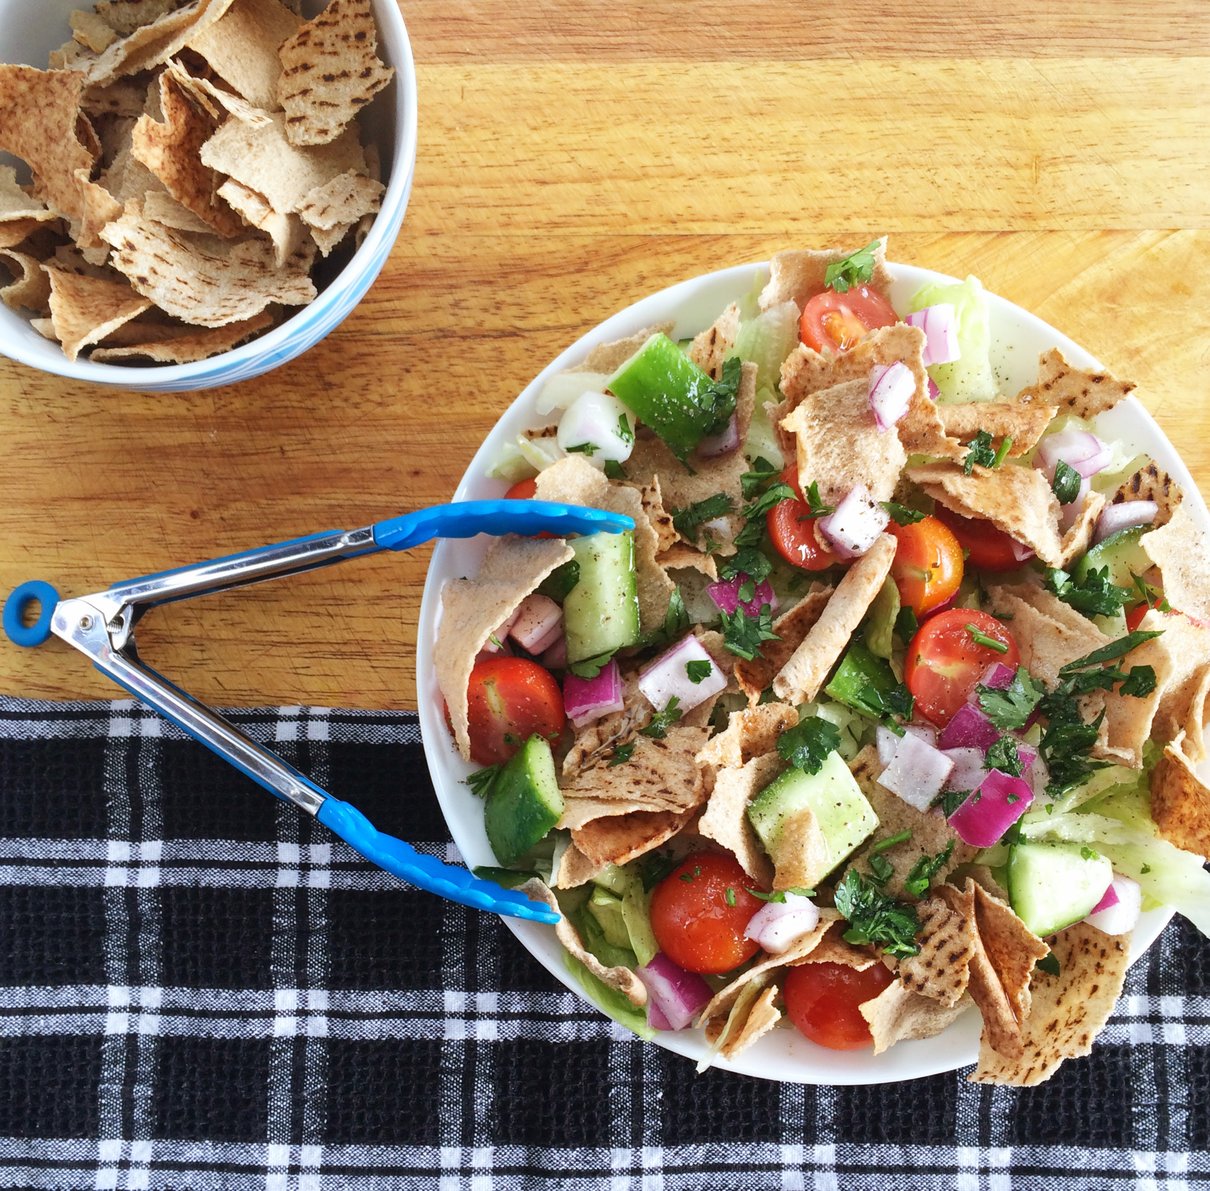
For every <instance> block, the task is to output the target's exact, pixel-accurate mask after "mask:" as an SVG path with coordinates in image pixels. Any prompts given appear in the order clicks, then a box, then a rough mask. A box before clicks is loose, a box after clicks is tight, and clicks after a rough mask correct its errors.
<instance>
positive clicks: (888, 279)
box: [759, 236, 894, 310]
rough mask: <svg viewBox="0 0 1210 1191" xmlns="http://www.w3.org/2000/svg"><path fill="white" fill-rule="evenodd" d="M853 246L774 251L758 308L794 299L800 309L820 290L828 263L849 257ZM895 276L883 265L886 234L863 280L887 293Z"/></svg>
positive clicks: (820, 291)
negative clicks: (870, 270) (871, 269)
mask: <svg viewBox="0 0 1210 1191" xmlns="http://www.w3.org/2000/svg"><path fill="white" fill-rule="evenodd" d="M855 251H856V249H855V248H825V249H822V250H819V251H813V250H810V249H808V250H803V251H793V252H779V253H777V254H776V255H775V256H774V257H773V259H772V261H771V262H770V264H769V281H768V283H767V284H766V285H765V288H764V289H763V290H761V292H760V298H759V303H760V308H761V309H762V310H768V309H769V307H770V306H776V305H777V304H778V303H779V302H787V301H790V302H793V303H794V304H795V305H796V306H798V308H799V309H800V310H801V309H802V308H803V306H805V305H806V304H807V301H808V300H809V299H810V298H813V297H814V296H815V295H816V294H821V293H823V291H824V289H825V288H826V286H825V285H824V278H825V277H826V276H827V272H828V266H829V265H835V264H839V263H840V262H841V261H842V260H844V259H845V257H847V256H851V255H852V254H853V253H854V252H855ZM893 281H894V278H893V277H892V276H891V273H890V270H889V269H888V268H887V267H886V237H885V236H881V237H879V239H878V246H877V248H875V250H874V271H873V274H872V275H871V277H870V280H869V281H868V282H867V283H866V284H867V285H870V286H872V287H873V288H874V289H877V290H881V291H882V292H883V293H886V292H887V290H888V289H889V288H890V286H891V283H892V282H893Z"/></svg>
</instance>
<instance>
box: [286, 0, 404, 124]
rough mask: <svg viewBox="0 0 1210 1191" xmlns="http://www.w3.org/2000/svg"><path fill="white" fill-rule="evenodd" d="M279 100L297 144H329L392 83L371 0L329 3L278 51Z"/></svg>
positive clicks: (391, 70) (390, 71)
mask: <svg viewBox="0 0 1210 1191" xmlns="http://www.w3.org/2000/svg"><path fill="white" fill-rule="evenodd" d="M278 56H279V57H280V59H281V67H282V73H281V75H280V77H279V78H278V80H277V99H278V103H279V104H280V105H281V107H283V108H285V110H286V130H287V133H288V135H289V137H290V141H291V143H292V144H295V145H326V144H328V143H329V142H331V141H333V140H335V139H336V137H338V136H339V135H340V134H341V133H342V132H343V131H344V130H345V129H346V128H348V126H349V124H350V122H351V121H352V120H353V118H354V117H355V116H356V115H357V113H358V112H359V111H360V110H361V109H362V108H363V107H364V106H365V105H366V104H367V103H369V102H370V100H371V99H373V98H374V96H375V95H377V94H378V92H379V91H381V90H382V89H383V87H385V86H386V85H387V83H389V82H390V81H391V79H392V78H393V77H394V75H395V71H394V70H393V69H392V68H391V67H388V66H384V65H383V64H382V62H381V61H380V60H379V58H378V29H377V26H376V25H375V23H374V11H373V9H372V7H371V6H370V0H329V4H328V6H327V8H325V9H324V11H323V12H321V13H320V14H319V15H318V16H317V17H315V18H314V19H313V20H310V21H306V22H305V23H304V24H302V25H301V26H299V29H298V31H297V32H296V33H294V35H293V36H291V37H290V38H289V39H288V40H287V41H286V42H285V43H284V44H283V45H282V47H281V49H280V50H279V51H278Z"/></svg>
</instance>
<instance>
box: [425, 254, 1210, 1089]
mask: <svg viewBox="0 0 1210 1191" xmlns="http://www.w3.org/2000/svg"><path fill="white" fill-rule="evenodd" d="M891 268H892V271H893V273H894V276H895V283H894V285H893V286H892V287H891V291H890V297H891V301H892V303H893V304H894V305H895V307H896V308H897V309H900V310H903V309H906V305H907V300H908V299H909V298H910V296H911V295H912V294H913V293H915V291H916V290H917V289H919V288H920V286H922V285H924V284H926V283H931V282H937V281H944V282H951V281H953V280H954V278H951V277H946V276H944V275H942V274H939V273H934V272H932V271H930V270H927V269H921V268H916V267H914V266H910V265H892V266H891ZM767 271H768V264H767V263H764V262H762V263H760V264H752V265H740V266H737V267H735V268H731V269H723V270H721V271H719V272H717V273H709V274H706V275H704V276H702V277H695V278H693V279H691V280H689V281H683V282H681V283H680V284H679V285H674V286H671V287H670V288H668V289H666V290H662V291H661V292H660V293H657V294H653V295H651V296H650V297H648V298H644V299H643V300H642V301H640V302H636V303H635V304H634V305H633V306H630V307H628V308H627V309H626V310H623V311H621V312H620V313H618V314H615V315H614V316H613V317H612V318H610V319H607V320H606V321H605V322H603V323H601V324H600V326H598V327H595V328H594V329H593V330H591V331H589V332H588V333H587V334H586V335H584V336H583V337H582V338H581V339H580V340H579V341H578V342H577V343H575V344H574V345H572V346H571V347H570V348H568V349H567V351H565V352H564V353H563V354H562V355H561V356H559V357H558V359H556V360H555V361H554V362H553V363H551V364H550V365H549V366H548V367H547V368H545V369H544V370H543V371H542V372H541V373H540V374H539V375H538V376H537V377H536V378H535V380H534V381H533V382H532V383H531V384H530V385H529V386H528V387H527V388H526V389H525V391H524V392H523V393H522V394H521V395H520V396H519V397H518V398H517V399H516V401H514V402H513V403H512V405H511V406H510V407H509V408H508V410H507V411H506V412H505V413H504V415H503V417H501V419H500V421H499V422H497V423H496V425H495V427H493V429H492V431H491V433H490V434H488V436H487V438H486V439H485V440H484V443H483V445H482V446H481V447H480V448H479V451H478V453H477V454H476V455H475V458H474V459H473V460H472V461H471V465H470V467H469V468H468V469H467V472H466V474H465V475H464V476H463V477H462V480H461V482H460V483H459V485H458V488H457V491H456V492H455V493H454V499H455V500H474V499H483V498H489V497H498V496H500V495H502V494H503V492H504V490H505V487H506V485H505V484H504V483H503V482H501V481H500V480H491V479H488V478H487V471H488V469H489V467H490V466H491V465H492V464H493V463H494V462H495V461H496V460H497V459H498V458H499V456H500V451H501V448H502V447H503V445H504V444H505V443H506V442H509V441H512V440H514V439H515V438H516V436H517V435H518V434H519V433H521V431H523V430H525V429H528V428H531V427H538V426H543V425H547V424H549V423H550V421H551V418H549V417H547V418H543V417H539V416H538V414H537V413H536V412H535V407H534V403H535V400H536V398H537V396H538V394H539V393H540V392H541V391H542V389H543V387H544V385H545V384H546V381H547V380H548V379H549V378H550V377H551V376H552V375H554V374H555V373H557V372H562V371H564V370H566V369H568V368H571V367H572V366H574V365H576V364H579V363H580V362H581V361H582V360H583V359H584V356H585V355H586V354H587V353H588V351H589V350H590V349H591V348H593V347H595V346H597V345H598V344H601V343H608V342H610V341H611V340H615V339H621V338H623V337H624V336H627V335H631V334H633V333H634V332H636V331H638V330H640V329H642V328H644V327H647V326H650V325H652V324H654V323H660V322H663V321H665V320H673V321H674V322H675V324H676V326H675V328H674V330H673V331H672V336H673V338H676V339H684V338H688V337H690V336H693V335H696V334H697V333H698V332H699V331H701V330H703V329H704V328H706V327H708V326H709V325H710V324H711V323H712V322H713V321H714V319H715V318H716V317H717V316H718V315H719V314H720V313H721V312H722V310H723V309H724V308H725V307H726V306H727V304H728V303H729V302H732V301H737V300H739V299H741V298H743V296H744V295H746V294H749V293H751V292H752V289H753V287H754V285H755V284H756V283H757V281H758V278H759V277H760V276H761V274H762V273H764V274H766V275H767ZM988 300H989V303H990V306H991V319H992V338H993V344H992V365H993V369H994V371H995V375H996V377H997V380H998V382H999V387H1000V391H1001V392H1003V393H1016V392H1018V391H1019V390H1020V389H1021V388H1023V387H1024V386H1025V385H1026V384H1029V383H1031V382H1032V381H1033V380H1035V379H1036V377H1037V365H1038V356H1039V355H1040V354H1041V353H1042V352H1043V351H1046V350H1047V349H1049V348H1052V347H1058V348H1059V349H1060V350H1061V351H1062V352H1063V354H1064V355H1065V356H1066V358H1067V359H1068V360H1069V361H1070V362H1071V363H1072V364H1074V365H1076V366H1077V367H1081V368H1090V369H1098V370H1099V369H1101V368H1102V365H1101V364H1099V363H1098V362H1097V360H1095V359H1094V358H1093V357H1092V356H1091V355H1090V354H1089V353H1088V352H1086V351H1085V350H1084V349H1083V348H1081V347H1079V346H1078V345H1077V344H1075V343H1073V342H1072V341H1071V340H1070V339H1068V338H1067V337H1066V336H1065V335H1063V334H1061V333H1060V332H1059V331H1056V330H1055V329H1054V328H1053V327H1051V326H1049V325H1048V324H1047V323H1044V322H1043V321H1042V320H1041V319H1039V318H1036V317H1035V316H1034V315H1032V314H1030V313H1028V312H1027V311H1025V310H1022V309H1021V308H1020V307H1019V306H1015V305H1014V304H1013V303H1011V302H1009V301H1007V300H1006V299H1004V298H1001V297H998V296H996V295H994V294H989V295H988ZM1097 426H1098V429H1099V430H1100V431H1101V432H1102V433H1103V434H1104V435H1105V436H1106V437H1109V438H1114V439H1118V440H1120V441H1122V442H1125V443H1128V444H1129V445H1131V446H1133V447H1134V449H1135V450H1136V451H1146V452H1147V453H1148V454H1150V455H1151V456H1152V457H1153V458H1154V459H1155V460H1156V462H1157V463H1158V464H1159V465H1160V466H1161V467H1162V468H1164V469H1165V470H1166V471H1167V472H1168V473H1169V474H1170V475H1171V476H1173V477H1174V478H1175V479H1176V480H1177V481H1178V483H1179V484H1180V485H1181V487H1182V488H1183V489H1184V491H1185V493H1186V499H1188V500H1190V501H1191V502H1192V505H1193V507H1194V509H1195V510H1196V511H1197V512H1198V515H1199V516H1200V517H1201V518H1202V519H1203V521H1204V522H1205V523H1206V524H1207V527H1208V528H1210V517H1208V516H1207V513H1206V507H1205V504H1204V502H1203V501H1202V499H1201V496H1200V494H1199V493H1198V491H1197V488H1196V486H1195V484H1194V482H1193V479H1192V477H1191V476H1190V474H1189V471H1188V469H1187V468H1186V467H1185V465H1184V464H1183V463H1182V462H1181V460H1180V457H1179V456H1178V455H1177V453H1176V450H1175V448H1174V447H1173V446H1172V444H1171V443H1170V442H1169V441H1168V439H1167V438H1166V437H1165V436H1164V433H1163V431H1161V430H1160V428H1159V427H1158V426H1157V425H1156V423H1155V421H1154V420H1153V419H1152V418H1151V416H1150V415H1149V414H1148V413H1147V411H1146V410H1145V409H1144V408H1143V406H1142V405H1141V404H1140V403H1139V402H1138V401H1136V400H1135V399H1134V398H1133V397H1128V398H1127V399H1126V400H1125V401H1124V402H1122V403H1121V404H1120V405H1119V406H1118V407H1117V408H1116V409H1114V410H1112V411H1110V412H1109V413H1107V414H1104V415H1102V416H1101V417H1100V418H1099V419H1098V421H1097ZM485 548H486V540H478V541H470V542H455V541H446V542H440V543H439V544H438V545H437V548H436V549H435V550H434V551H433V558H432V562H431V564H430V567H429V573H428V579H427V582H426V583H425V588H424V596H423V600H422V602H421V606H420V619H419V625H418V628H417V646H416V682H417V699H418V706H419V713H420V727H421V732H422V734H423V737H424V742H425V752H426V756H427V758H428V765H429V771H430V773H431V774H432V778H433V785H434V788H435V789H436V792H437V799H438V801H439V802H440V804H441V809H442V811H443V813H444V815H445V818H446V822H447V824H448V825H449V829H450V833H451V835H452V836H453V838H454V842H455V843H456V844H457V845H458V850H459V851H460V852H461V854H462V856H463V858H464V859H465V861H466V863H467V864H469V865H471V866H472V867H474V866H477V865H483V864H486V865H491V864H495V863H496V861H495V859H494V857H493V855H492V851H491V848H490V846H489V845H488V842H487V834H486V832H485V831H484V827H483V802H482V800H481V799H479V798H477V797H475V795H474V794H472V793H471V792H470V790H469V788H468V787H467V786H466V776H467V774H468V773H470V772H472V771H473V769H475V768H476V767H475V766H473V765H470V764H468V763H467V762H465V761H463V760H462V758H461V757H459V755H458V753H457V752H456V750H455V748H454V745H453V742H452V740H451V738H450V734H449V730H448V729H447V727H446V723H445V716H444V704H443V701H442V697H441V692H440V691H439V690H438V688H437V681H436V677H435V668H434V665H433V646H434V643H435V641H436V635H437V624H438V621H439V619H440V611H441V589H442V588H443V587H444V586H445V584H446V583H447V582H448V581H450V580H451V579H455V578H460V577H462V576H466V575H474V574H475V573H476V571H477V570H478V567H479V563H480V560H481V558H482V555H483V551H484V549H485ZM1171 916H1172V915H1171V911H1169V910H1152V911H1149V912H1146V913H1144V914H1143V916H1142V919H1141V920H1140V922H1139V925H1138V926H1137V927H1136V928H1135V931H1134V935H1133V938H1132V941H1131V960H1132V962H1133V960H1135V959H1137V958H1138V957H1139V956H1140V955H1142V954H1143V952H1144V951H1146V950H1147V948H1148V947H1150V946H1151V944H1152V943H1153V942H1154V941H1155V939H1156V938H1157V937H1158V936H1159V934H1160V932H1161V931H1162V930H1163V928H1164V926H1165V925H1166V923H1167V922H1168V920H1169V919H1170V918H1171ZM504 921H505V922H506V923H507V925H508V927H509V929H510V930H512V932H513V933H514V934H515V935H516V936H517V938H519V939H520V940H521V942H522V944H524V946H525V947H526V949H527V950H528V951H530V952H531V953H532V954H533V955H534V956H535V957H536V958H537V959H538V960H539V962H541V963H542V964H543V966H544V967H546V968H547V969H548V970H549V971H550V972H551V973H552V974H553V975H554V976H555V977H556V978H557V979H558V980H561V981H562V982H563V983H564V984H565V985H567V987H568V988H570V989H571V990H572V991H573V992H576V993H577V994H579V995H581V996H582V995H583V993H582V992H581V990H580V988H579V986H578V985H577V984H576V983H575V981H574V978H573V977H572V976H571V975H570V974H569V973H568V971H567V968H566V967H565V965H564V963H563V951H562V948H561V947H560V946H559V944H558V942H557V941H556V939H555V935H554V930H553V929H552V928H551V927H544V926H539V925H537V924H535V923H530V922H518V921H517V920H515V919H512V918H506V919H505V920H504ZM980 1025H981V1023H980V1018H979V1014H978V1011H977V1010H974V1009H971V1010H970V1011H968V1012H967V1013H965V1014H964V1015H963V1016H962V1017H961V1018H959V1019H958V1020H957V1021H956V1022H954V1024H953V1025H951V1026H950V1027H949V1028H948V1029H947V1030H945V1031H944V1032H943V1033H941V1034H939V1035H938V1036H937V1037H935V1038H929V1039H923V1040H918V1041H908V1042H900V1043H897V1044H896V1045H895V1046H893V1047H891V1048H890V1049H889V1050H887V1051H886V1052H884V1053H883V1054H881V1055H878V1056H877V1057H875V1056H874V1054H873V1053H872V1052H871V1051H869V1050H862V1051H835V1050H828V1049H826V1048H825V1047H821V1046H817V1045H815V1044H814V1043H812V1042H809V1041H808V1040H807V1039H806V1038H803V1037H802V1036H801V1035H799V1034H798V1033H797V1031H795V1030H793V1029H792V1028H788V1027H787V1028H779V1029H776V1030H773V1031H772V1032H770V1033H769V1034H766V1035H765V1036H764V1037H763V1038H760V1039H759V1040H758V1041H757V1042H756V1043H755V1044H754V1045H753V1046H751V1047H750V1048H749V1049H747V1050H746V1051H744V1052H743V1053H742V1054H741V1055H740V1056H739V1057H738V1058H736V1059H735V1060H733V1061H728V1060H726V1059H722V1058H717V1059H715V1060H714V1062H713V1065H714V1066H715V1067H719V1068H722V1069H724V1070H728V1071H736V1072H740V1073H742V1074H745V1075H751V1076H755V1077H757V1078H760V1079H772V1080H778V1081H783V1082H793V1083H809V1084H883V1083H893V1082H895V1081H898V1080H905V1079H917V1078H920V1077H922V1076H926V1075H934V1074H936V1073H937V1072H941V1071H952V1070H954V1069H956V1068H958V1067H963V1066H966V1065H968V1064H971V1063H974V1062H975V1060H976V1059H977V1058H978V1052H979V1032H980ZM655 1042H656V1043H657V1044H658V1045H660V1046H663V1047H665V1048H667V1049H668V1050H672V1051H675V1052H677V1053H678V1054H682V1055H685V1056H687V1057H688V1058H690V1059H693V1060H700V1059H703V1058H705V1057H706V1055H707V1050H708V1048H707V1046H706V1042H705V1039H704V1037H703V1036H702V1033H701V1031H699V1030H685V1031H681V1032H679V1033H671V1032H667V1031H662V1032H659V1033H657V1034H656V1036H655Z"/></svg>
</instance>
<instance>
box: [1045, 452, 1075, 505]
mask: <svg viewBox="0 0 1210 1191" xmlns="http://www.w3.org/2000/svg"><path fill="white" fill-rule="evenodd" d="M1080 479H1081V476H1080V473H1079V472H1078V471H1076V469H1075V468H1074V467H1072V466H1071V464H1070V463H1068V462H1066V460H1063V459H1060V460H1059V461H1058V462H1057V463H1056V464H1055V478H1054V479H1053V480H1052V481H1051V483H1050V489H1051V491H1052V492H1053V493H1054V494H1055V499H1056V500H1057V501H1058V502H1059V504H1061V505H1069V504H1071V502H1072V501H1073V500H1075V498H1076V497H1077V496H1079V495H1080Z"/></svg>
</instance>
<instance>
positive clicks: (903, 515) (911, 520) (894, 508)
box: [878, 500, 928, 525]
mask: <svg viewBox="0 0 1210 1191" xmlns="http://www.w3.org/2000/svg"><path fill="white" fill-rule="evenodd" d="M878 503H879V504H880V505H881V506H882V507H883V509H884V510H885V511H886V513H887V514H888V516H889V517H890V518H891V520H892V521H894V522H895V524H896V525H915V524H916V522H917V521H923V520H924V519H925V517H927V516H928V514H927V513H922V512H921V511H920V510H919V509H909V508H908V507H907V505H901V504H897V503H896V502H895V501H893V500H880V501H879V502H878Z"/></svg>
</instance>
